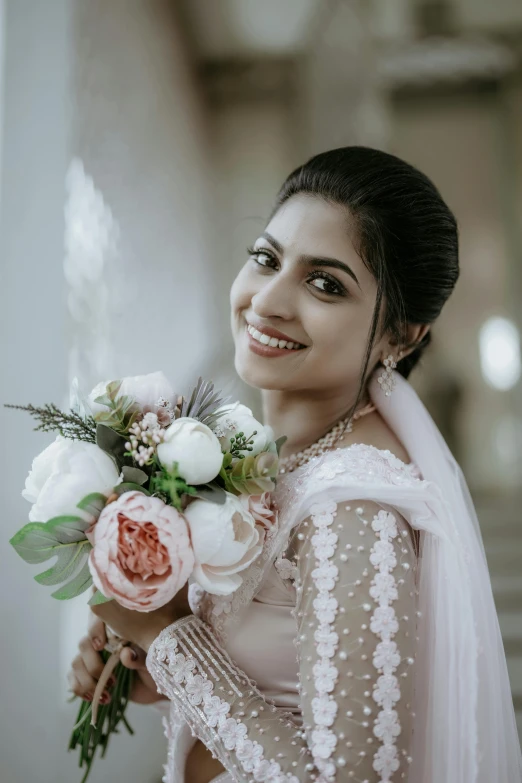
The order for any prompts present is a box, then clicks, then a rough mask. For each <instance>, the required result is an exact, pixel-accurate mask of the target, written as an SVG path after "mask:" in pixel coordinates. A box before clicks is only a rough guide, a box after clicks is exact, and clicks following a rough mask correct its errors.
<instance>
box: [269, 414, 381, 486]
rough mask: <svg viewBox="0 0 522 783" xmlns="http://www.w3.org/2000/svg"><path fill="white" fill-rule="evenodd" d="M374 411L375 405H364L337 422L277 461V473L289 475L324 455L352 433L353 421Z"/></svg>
mask: <svg viewBox="0 0 522 783" xmlns="http://www.w3.org/2000/svg"><path fill="white" fill-rule="evenodd" d="M374 410H375V405H373V404H371V403H370V404H369V405H366V407H364V408H361V409H360V410H358V411H357V412H356V413H354V414H353V416H346V418H344V419H341V421H338V422H337V424H334V426H333V427H332V429H331V430H329V431H328V432H327V433H326V435H323V436H322V438H319V440H316V441H315V442H314V443H312V444H311V445H310V446H307V448H306V449H303V450H302V451H298V452H297V453H296V454H290V456H288V457H283V458H282V459H280V460H279V473H280V474H281V475H282V474H283V473H291V472H292V471H293V470H295V469H296V468H300V467H301V466H302V465H306V463H307V462H309V461H310V460H311V459H312V457H320V456H321V455H322V454H326V452H327V451H330V450H331V449H332V448H333V447H334V446H335V444H336V443H337V442H338V441H339V440H340V439H341V438H342V436H343V435H344V434H345V432H352V430H353V422H354V421H357V419H362V417H363V416H367V415H368V414H369V413H373V411H374Z"/></svg>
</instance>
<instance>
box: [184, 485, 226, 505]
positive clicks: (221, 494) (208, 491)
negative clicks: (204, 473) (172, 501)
mask: <svg viewBox="0 0 522 783" xmlns="http://www.w3.org/2000/svg"><path fill="white" fill-rule="evenodd" d="M187 494H188V493H187ZM190 494H193V495H194V496H195V497H197V498H201V499H202V500H210V502H211V503H217V504H218V506H223V505H224V504H225V502H226V499H227V496H226V492H225V490H224V489H223V488H222V487H218V486H217V485H216V484H204V485H202V486H200V487H195V488H194V492H192V493H190Z"/></svg>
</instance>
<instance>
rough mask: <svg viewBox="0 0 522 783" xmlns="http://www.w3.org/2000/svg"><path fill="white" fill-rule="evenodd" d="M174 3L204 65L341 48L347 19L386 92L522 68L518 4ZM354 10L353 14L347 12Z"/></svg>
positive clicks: (517, 0)
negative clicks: (362, 34) (367, 41)
mask: <svg viewBox="0 0 522 783" xmlns="http://www.w3.org/2000/svg"><path fill="white" fill-rule="evenodd" d="M179 2H180V9H181V12H182V15H183V18H184V20H185V26H186V28H187V32H188V34H189V36H190V39H191V42H192V47H193V53H194V55H195V56H196V58H197V59H198V60H200V61H201V62H202V63H209V64H214V65H219V64H220V63H233V62H235V61H238V62H241V61H243V62H250V63H251V62H254V61H255V62H259V61H263V60H264V61H267V60H276V59H279V60H281V59H282V58H287V59H289V60H291V59H293V58H295V57H297V56H299V55H300V54H302V53H304V52H307V51H309V50H311V49H313V48H314V47H321V46H332V45H335V46H341V47H342V46H343V39H345V40H346V41H347V40H348V39H349V37H350V36H351V34H352V33H353V30H352V22H351V21H350V19H351V18H353V19H355V20H356V21H357V20H359V21H360V20H361V19H362V23H363V24H364V25H365V26H366V30H370V34H371V36H372V38H373V40H374V41H375V42H376V43H377V46H376V47H375V51H376V52H377V58H378V61H379V62H378V70H379V71H380V73H381V76H382V78H383V80H384V81H385V82H386V83H387V84H389V85H390V86H394V85H396V86H403V85H404V86H407V85H409V84H413V85H416V84H424V83H426V82H432V83H433V82H447V81H451V80H455V79H473V78H493V79H494V78H497V77H498V76H501V75H502V74H505V73H508V72H510V71H512V70H513V69H514V68H516V67H517V66H518V64H519V63H520V62H521V61H522V57H521V56H520V55H522V0H494V2H491V0H179ZM354 7H358V8H359V11H358V15H357V12H356V13H355V15H354V14H352V15H350V13H349V12H348V13H346V12H347V11H349V9H351V8H354ZM361 9H362V10H361ZM343 12H344V13H343ZM338 20H343V21H340V22H338ZM343 24H344V25H345V26H344V27H343ZM327 27H329V28H330V30H329V33H328V38H326V36H325V34H324V33H325V30H326V28H327ZM332 28H333V29H332Z"/></svg>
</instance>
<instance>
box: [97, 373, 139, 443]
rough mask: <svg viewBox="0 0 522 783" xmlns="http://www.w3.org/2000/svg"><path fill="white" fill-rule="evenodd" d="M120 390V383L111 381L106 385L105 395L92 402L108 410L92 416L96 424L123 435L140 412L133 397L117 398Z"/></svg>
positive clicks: (126, 395)
mask: <svg viewBox="0 0 522 783" xmlns="http://www.w3.org/2000/svg"><path fill="white" fill-rule="evenodd" d="M120 388H121V381H111V383H108V384H107V387H106V389H105V394H102V395H101V396H100V397H96V399H95V400H94V402H96V403H98V404H99V405H104V406H105V407H107V408H108V410H107V411H98V412H97V413H95V414H94V418H95V420H96V422H97V423H98V424H103V425H105V427H109V428H110V429H111V430H114V431H115V432H117V433H120V435H123V434H125V433H127V432H128V431H129V429H130V428H131V427H132V425H133V424H134V422H135V420H136V417H137V416H138V413H139V412H140V411H139V408H138V406H137V405H136V402H135V400H134V397H131V396H130V395H128V394H123V395H122V396H121V397H119V396H118V394H119V391H120ZM98 445H99V444H98ZM100 448H103V447H100Z"/></svg>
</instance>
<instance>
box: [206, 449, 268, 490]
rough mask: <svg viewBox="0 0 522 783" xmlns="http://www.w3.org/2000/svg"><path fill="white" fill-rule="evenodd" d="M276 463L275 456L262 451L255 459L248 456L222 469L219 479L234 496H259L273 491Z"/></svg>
mask: <svg viewBox="0 0 522 783" xmlns="http://www.w3.org/2000/svg"><path fill="white" fill-rule="evenodd" d="M278 463H279V460H278V458H277V454H273V453H272V452H268V451H262V452H261V454H257V455H256V456H255V457H254V456H252V455H249V456H248V457H245V458H244V459H239V460H237V462H235V463H232V464H230V465H229V467H227V468H222V470H221V473H220V477H221V478H222V480H223V481H224V483H225V489H226V490H227V491H228V492H232V493H233V494H234V495H241V494H245V495H260V494H262V493H263V492H272V491H273V489H274V487H275V481H276V478H277V471H278Z"/></svg>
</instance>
